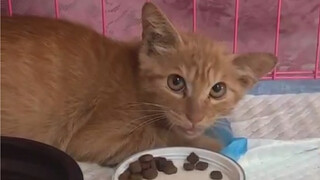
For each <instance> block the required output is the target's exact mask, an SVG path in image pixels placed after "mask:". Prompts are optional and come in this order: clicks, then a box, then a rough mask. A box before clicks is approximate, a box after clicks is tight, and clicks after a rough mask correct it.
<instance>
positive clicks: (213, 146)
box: [187, 135, 222, 152]
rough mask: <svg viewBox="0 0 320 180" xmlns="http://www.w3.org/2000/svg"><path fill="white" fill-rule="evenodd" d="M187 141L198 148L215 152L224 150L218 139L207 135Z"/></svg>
mask: <svg viewBox="0 0 320 180" xmlns="http://www.w3.org/2000/svg"><path fill="white" fill-rule="evenodd" d="M187 141H188V143H189V145H190V146H192V147H196V148H201V149H207V150H210V151H214V152H219V151H220V150H221V149H222V144H221V143H220V142H219V141H218V140H217V139H214V138H211V137H208V136H205V135H201V136H199V137H197V138H195V139H191V140H187Z"/></svg>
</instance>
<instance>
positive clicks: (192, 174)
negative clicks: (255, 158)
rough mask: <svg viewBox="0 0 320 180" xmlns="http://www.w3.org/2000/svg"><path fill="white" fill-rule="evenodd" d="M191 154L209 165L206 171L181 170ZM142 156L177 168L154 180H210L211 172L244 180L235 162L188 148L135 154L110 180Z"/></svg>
mask: <svg viewBox="0 0 320 180" xmlns="http://www.w3.org/2000/svg"><path fill="white" fill-rule="evenodd" d="M191 152H194V153H196V154H197V155H198V156H199V157H200V160H201V161H205V162H207V163H209V167H208V169H207V170H205V171H197V170H194V171H185V170H184V169H183V167H182V166H183V163H184V162H185V159H186V158H187V156H188V155H189V154H190V153H191ZM144 154H152V155H153V156H155V157H157V156H161V157H165V158H167V159H170V160H172V161H173V163H174V164H175V166H177V168H178V173H176V174H173V175H166V174H164V173H162V172H159V175H158V177H157V178H156V180H180V179H181V180H211V179H210V172H211V171H213V170H217V171H221V172H222V174H223V180H245V175H244V172H243V170H242V168H241V167H240V166H239V164H237V163H236V162H235V161H233V160H231V159H229V158H227V157H225V156H223V155H221V154H218V153H215V152H212V151H207V150H203V149H197V148H188V147H169V148H159V149H153V150H147V151H143V152H140V153H137V154H135V155H133V156H131V157H130V158H128V159H127V160H125V161H124V162H123V163H121V164H120V165H119V166H118V168H117V169H116V172H115V174H114V175H113V177H112V180H118V177H119V175H120V174H121V173H122V172H124V171H125V170H126V169H127V168H128V166H129V164H130V163H131V162H133V161H136V160H138V158H139V157H140V156H141V155H144Z"/></svg>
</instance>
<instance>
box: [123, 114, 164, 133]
mask: <svg viewBox="0 0 320 180" xmlns="http://www.w3.org/2000/svg"><path fill="white" fill-rule="evenodd" d="M163 119H164V117H157V118H153V119H150V120H148V121H145V122H143V123H141V124H139V125H138V126H137V127H135V128H134V129H132V130H131V131H130V132H129V134H132V133H133V132H134V131H136V130H137V129H139V128H142V127H145V126H147V125H149V124H151V123H155V122H157V121H160V120H163Z"/></svg>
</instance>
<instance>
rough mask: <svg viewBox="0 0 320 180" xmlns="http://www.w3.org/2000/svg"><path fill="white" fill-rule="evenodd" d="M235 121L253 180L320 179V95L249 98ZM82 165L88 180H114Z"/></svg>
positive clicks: (108, 171) (102, 169) (91, 166)
mask: <svg viewBox="0 0 320 180" xmlns="http://www.w3.org/2000/svg"><path fill="white" fill-rule="evenodd" d="M244 104H245V106H244ZM231 119H232V121H233V122H232V128H233V131H234V133H235V135H236V136H243V137H248V138H249V140H248V152H247V153H246V154H245V155H244V156H243V157H242V158H241V159H240V160H239V163H240V164H241V165H242V166H243V168H244V170H245V173H246V176H247V180H318V179H319V177H320V93H312V94H299V95H296V94H292V95H266V96H247V97H246V98H245V99H244V100H243V101H242V102H240V104H239V106H238V108H236V109H235V111H234V113H233V115H232V117H231ZM279 139H280V140H281V141H280V140H279ZM297 139H300V140H297ZM80 166H81V169H82V170H83V173H84V178H85V180H110V179H111V176H112V173H113V169H110V168H106V167H100V166H98V165H95V164H87V163H80Z"/></svg>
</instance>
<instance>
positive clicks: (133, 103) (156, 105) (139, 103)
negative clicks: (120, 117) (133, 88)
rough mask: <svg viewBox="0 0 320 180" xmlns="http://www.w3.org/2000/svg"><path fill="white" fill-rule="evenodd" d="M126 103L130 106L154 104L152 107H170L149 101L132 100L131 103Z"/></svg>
mask: <svg viewBox="0 0 320 180" xmlns="http://www.w3.org/2000/svg"><path fill="white" fill-rule="evenodd" d="M127 105H129V107H130V106H143V105H147V106H154V107H159V108H164V109H170V108H168V107H166V106H164V105H160V104H155V103H149V102H132V103H128V104H127Z"/></svg>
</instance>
